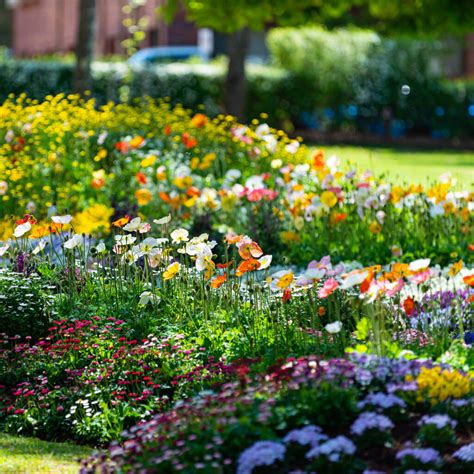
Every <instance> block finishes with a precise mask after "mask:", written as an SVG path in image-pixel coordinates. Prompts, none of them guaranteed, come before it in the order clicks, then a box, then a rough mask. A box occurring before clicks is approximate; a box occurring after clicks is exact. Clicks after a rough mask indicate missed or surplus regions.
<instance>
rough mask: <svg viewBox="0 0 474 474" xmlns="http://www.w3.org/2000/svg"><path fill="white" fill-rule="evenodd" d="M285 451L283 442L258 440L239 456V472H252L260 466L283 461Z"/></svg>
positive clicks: (241, 473) (245, 473)
mask: <svg viewBox="0 0 474 474" xmlns="http://www.w3.org/2000/svg"><path fill="white" fill-rule="evenodd" d="M285 452H286V448H285V446H284V445H283V444H281V443H276V442H274V441H257V442H256V443H255V444H253V445H252V446H250V448H247V449H246V450H245V451H244V452H243V453H242V454H241V455H240V456H239V460H238V466H237V474H252V471H253V470H254V468H256V467H258V466H271V465H272V464H274V463H275V462H276V461H283V459H284V458H285Z"/></svg>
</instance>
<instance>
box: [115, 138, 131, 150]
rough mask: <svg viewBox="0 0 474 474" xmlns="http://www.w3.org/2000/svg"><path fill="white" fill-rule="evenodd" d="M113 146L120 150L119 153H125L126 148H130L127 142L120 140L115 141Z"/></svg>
mask: <svg viewBox="0 0 474 474" xmlns="http://www.w3.org/2000/svg"><path fill="white" fill-rule="evenodd" d="M115 148H116V149H117V150H118V151H119V152H120V153H127V152H128V150H129V149H130V146H129V144H128V143H127V142H124V141H121V142H117V143H116V144H115Z"/></svg>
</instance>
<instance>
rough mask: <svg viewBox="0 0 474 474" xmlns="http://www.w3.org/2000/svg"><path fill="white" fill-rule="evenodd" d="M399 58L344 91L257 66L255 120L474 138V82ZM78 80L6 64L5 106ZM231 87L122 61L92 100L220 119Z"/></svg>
mask: <svg viewBox="0 0 474 474" xmlns="http://www.w3.org/2000/svg"><path fill="white" fill-rule="evenodd" d="M395 53H396V44H395V43H394V42H391V43H390V42H389V43H387V44H386V45H385V47H384V49H383V50H382V49H379V50H378V51H376V52H374V54H373V55H372V56H371V58H370V61H369V63H370V67H369V65H368V64H369V63H366V66H365V67H354V68H353V75H352V76H351V77H350V78H348V77H346V78H343V77H342V76H343V74H342V73H341V81H340V82H341V84H340V85H342V87H338V84H337V82H336V77H337V76H331V75H329V74H328V78H329V79H328V80H330V81H331V84H329V85H325V83H324V81H323V80H321V79H318V80H317V81H316V80H315V78H314V77H313V75H312V74H309V73H303V72H302V71H299V70H296V71H287V70H283V69H280V68H277V67H268V66H265V67H264V66H252V67H249V68H248V69H249V70H248V97H247V113H248V118H249V119H251V118H254V117H257V116H259V115H260V114H261V113H262V112H265V113H267V114H268V116H269V118H268V121H269V122H270V123H271V124H272V125H276V126H279V127H282V128H284V129H286V130H287V131H291V130H292V129H294V128H317V129H319V130H347V131H356V132H361V131H362V132H372V133H386V130H384V126H386V125H387V120H386V115H387V111H389V112H388V113H389V115H390V125H389V127H390V133H391V134H392V135H397V134H407V133H416V134H424V135H432V136H434V137H446V138H448V137H467V136H472V134H473V133H474V82H472V81H471V82H469V81H459V82H452V81H450V82H446V81H442V80H440V79H438V78H437V77H433V76H431V75H423V74H418V73H416V71H412V72H410V71H409V70H410V68H411V69H416V68H413V67H411V66H412V64H413V61H414V60H415V59H414V58H415V57H416V55H415V56H414V55H413V54H411V55H410V54H408V53H407V54H401V56H402V57H403V58H404V59H403V61H398V62H395V63H389V62H388V61H387V55H392V56H394V55H395ZM336 59H337V58H336ZM417 64H419V62H417ZM402 65H403V67H402ZM309 69H310V68H309ZM401 69H404V70H405V73H403V74H402V73H401V72H400V70H401ZM322 70H324V68H322ZM345 71H346V72H347V71H348V69H347V68H346V69H345ZM351 74H352V73H351ZM72 76H73V66H72V65H71V64H63V63H55V62H40V61H15V60H5V61H1V62H0V100H2V101H3V100H5V99H6V98H7V97H8V96H9V95H10V94H15V95H19V94H21V93H25V94H27V95H28V96H30V97H32V98H36V99H38V100H41V99H43V98H44V97H46V96H47V95H50V94H51V95H54V94H57V93H59V92H64V93H66V94H68V93H70V92H71V91H72ZM331 77H332V79H331ZM349 79H350V80H349ZM223 83H224V68H223V67H221V66H214V65H213V66H211V65H202V64H197V65H196V64H195V65H190V64H171V65H166V66H160V67H156V68H153V69H143V70H140V71H137V70H136V71H134V72H131V71H130V70H129V69H128V68H127V67H125V66H124V64H121V63H110V64H107V63H97V64H95V65H94V71H93V91H92V94H93V96H94V97H95V98H96V99H97V101H98V102H99V103H100V104H103V103H106V102H107V101H114V102H117V101H120V100H123V98H124V96H126V97H127V98H128V99H133V98H137V97H141V96H144V95H147V96H151V97H153V98H166V97H167V98H169V99H170V101H171V102H172V103H173V104H176V103H181V104H183V105H184V106H185V107H188V108H191V109H194V110H197V109H199V108H201V107H204V109H205V111H206V112H207V113H208V114H210V115H216V114H218V113H219V112H221V111H222V110H223V108H222V88H223ZM404 84H408V85H409V86H410V93H409V94H408V95H404V94H403V93H402V86H403V85H404Z"/></svg>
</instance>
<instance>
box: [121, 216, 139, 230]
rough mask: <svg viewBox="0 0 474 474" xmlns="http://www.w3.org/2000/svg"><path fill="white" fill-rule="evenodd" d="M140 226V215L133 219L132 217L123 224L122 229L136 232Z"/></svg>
mask: <svg viewBox="0 0 474 474" xmlns="http://www.w3.org/2000/svg"><path fill="white" fill-rule="evenodd" d="M141 226H142V220H141V218H140V217H135V219H132V220H131V221H130V222H129V223H128V224H127V225H124V226H123V229H124V230H126V231H127V232H136V231H137V230H139V229H140V228H141Z"/></svg>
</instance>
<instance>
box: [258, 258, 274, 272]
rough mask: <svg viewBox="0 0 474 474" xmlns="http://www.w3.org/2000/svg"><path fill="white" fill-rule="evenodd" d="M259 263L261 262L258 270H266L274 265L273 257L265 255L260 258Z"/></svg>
mask: <svg viewBox="0 0 474 474" xmlns="http://www.w3.org/2000/svg"><path fill="white" fill-rule="evenodd" d="M258 261H259V262H260V267H258V270H265V269H267V268H268V267H269V266H270V264H271V263H272V256H271V255H264V256H263V257H260V258H259V259H258Z"/></svg>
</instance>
